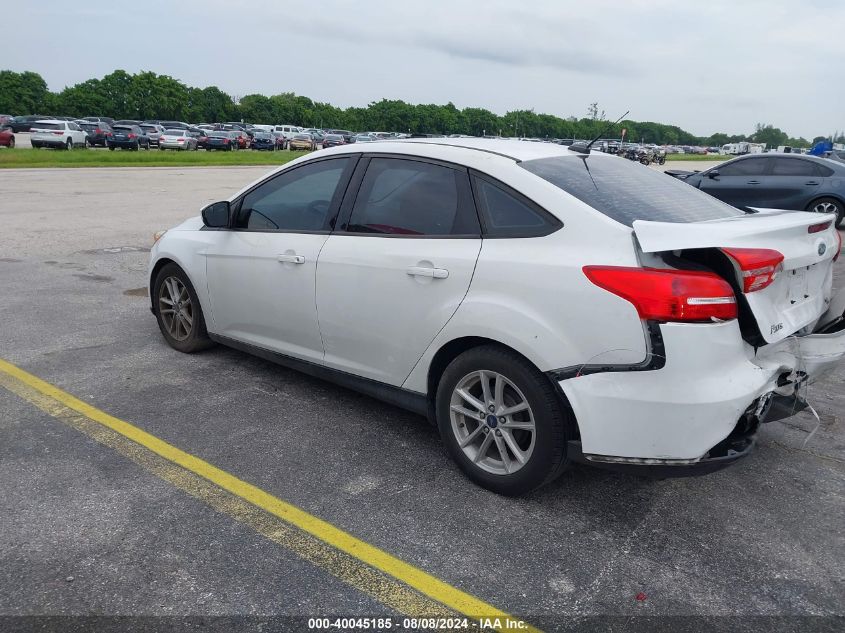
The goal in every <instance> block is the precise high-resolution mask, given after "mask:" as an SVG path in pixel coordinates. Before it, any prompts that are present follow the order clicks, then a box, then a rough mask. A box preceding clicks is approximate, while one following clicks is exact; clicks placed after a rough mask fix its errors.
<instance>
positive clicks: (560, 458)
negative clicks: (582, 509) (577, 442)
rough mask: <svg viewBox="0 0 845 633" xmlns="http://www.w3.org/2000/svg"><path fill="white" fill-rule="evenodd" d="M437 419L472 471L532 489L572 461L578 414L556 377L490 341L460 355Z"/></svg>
mask: <svg viewBox="0 0 845 633" xmlns="http://www.w3.org/2000/svg"><path fill="white" fill-rule="evenodd" d="M436 411H437V425H438V428H439V430H440V435H441V437H442V438H443V441H444V443H445V444H446V448H447V449H448V450H449V453H450V454H451V456H452V458H453V459H454V460H455V461H456V462H457V464H458V466H459V467H460V469H461V470H462V471H463V472H464V474H465V475H467V477H469V478H470V479H471V480H472V481H474V482H475V483H477V484H478V485H480V486H483V487H484V488H487V489H489V490H492V491H494V492H497V493H499V494H503V495H521V494H525V493H527V492H529V491H531V490H533V489H535V488H538V487H539V486H542V485H543V484H545V483H548V482H550V481H552V480H553V479H555V478H556V477H557V476H558V475H560V473H561V472H563V470H564V469H565V468H566V467H567V466H568V465H569V461H568V460H567V457H566V442H567V440H569V439H572V438H574V437H575V421H574V419H573V417H572V414H571V413H570V412H569V410H568V408H566V406H565V405H564V404H563V403H562V402H561V401H560V400H559V398H558V396H557V394H556V393H555V390H554V388H553V386H552V383H551V381H550V380H549V379H548V378H547V377H546V376H544V375H543V374H542V373H541V372H540V371H539V370H538V369H537V368H536V367H534V366H533V365H532V364H531V363H529V362H528V361H527V360H526V359H525V358H523V357H522V356H520V355H519V354H517V353H515V352H513V351H511V350H508V349H506V348H503V347H499V346H494V345H489V346H488V345H486V346H482V347H476V348H473V349H471V350H468V351H466V352H464V353H463V354H461V355H460V356H458V357H457V358H456V359H455V360H453V361H452V362H451V363H450V364H449V366H448V367H447V368H446V371H445V372H444V373H443V376H442V378H441V380H440V383H439V385H438V388H437V400H436Z"/></svg>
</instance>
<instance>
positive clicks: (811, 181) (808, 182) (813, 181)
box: [804, 180, 819, 185]
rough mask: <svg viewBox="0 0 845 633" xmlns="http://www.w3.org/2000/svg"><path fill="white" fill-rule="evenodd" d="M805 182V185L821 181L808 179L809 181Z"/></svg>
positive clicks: (816, 183)
mask: <svg viewBox="0 0 845 633" xmlns="http://www.w3.org/2000/svg"><path fill="white" fill-rule="evenodd" d="M804 184H805V185H818V184H819V183H818V181H817V180H808V181H807V182H805V183H804Z"/></svg>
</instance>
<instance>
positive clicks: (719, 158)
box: [666, 154, 731, 162]
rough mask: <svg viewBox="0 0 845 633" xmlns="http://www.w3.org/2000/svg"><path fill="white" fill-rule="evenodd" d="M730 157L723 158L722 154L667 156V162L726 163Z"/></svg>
mask: <svg viewBox="0 0 845 633" xmlns="http://www.w3.org/2000/svg"><path fill="white" fill-rule="evenodd" d="M730 158H731V157H730V156H722V155H720V154H666V162H674V161H676V160H677V161H681V160H715V161H725V160H729V159H730Z"/></svg>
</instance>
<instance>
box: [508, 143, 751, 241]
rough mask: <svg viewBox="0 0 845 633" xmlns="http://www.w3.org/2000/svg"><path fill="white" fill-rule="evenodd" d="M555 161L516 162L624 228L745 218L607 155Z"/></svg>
mask: <svg viewBox="0 0 845 633" xmlns="http://www.w3.org/2000/svg"><path fill="white" fill-rule="evenodd" d="M597 158H598V160H595V159H593V158H592V157H590V156H557V157H554V158H541V159H536V160H528V161H523V162H521V163H519V166H520V167H522V168H523V169H525V170H527V171H529V172H531V173H532V174H535V175H537V176H539V177H540V178H542V179H543V180H547V181H548V182H550V183H552V184H553V185H555V186H556V187H559V188H560V189H563V190H564V191H565V192H566V193H569V194H571V195H573V196H575V197H576V198H578V199H579V200H581V201H582V202H586V203H587V204H588V205H590V206H591V207H593V208H594V209H596V210H597V211H601V212H602V213H604V214H605V215H606V216H608V217H611V218H613V219H614V220H616V221H617V222H620V223H622V224H624V225H626V226H633V223H634V220H652V221H655V222H701V221H704V220H716V219H719V218H729V217H732V216H738V215H744V212H743V211H740V210H739V209H736V208H734V207H732V206H730V205H728V204H725V203H724V202H721V201H719V200H717V199H716V198H713V197H711V196H709V195H707V194H706V193H703V192H701V191H699V190H698V189H696V188H694V187H692V186H690V185H688V184H686V183H685V182H683V181H682V180H678V179H676V178H672V177H671V176H667V175H666V174H664V173H662V172H659V171H656V170H653V169H650V168H648V167H644V166H642V165H639V164H637V163H633V162H631V161H629V160H626V159H624V158H616V157H611V156H602V157H597Z"/></svg>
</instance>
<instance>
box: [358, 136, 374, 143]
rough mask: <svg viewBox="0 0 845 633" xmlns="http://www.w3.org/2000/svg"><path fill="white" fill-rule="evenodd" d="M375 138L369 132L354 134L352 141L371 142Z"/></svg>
mask: <svg viewBox="0 0 845 633" xmlns="http://www.w3.org/2000/svg"><path fill="white" fill-rule="evenodd" d="M375 140H376V139H374V138H373V137H372V136H370V135H369V134H356V135H355V137H354V140H353V141H352V142H353V143H372V142H373V141H375Z"/></svg>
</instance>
